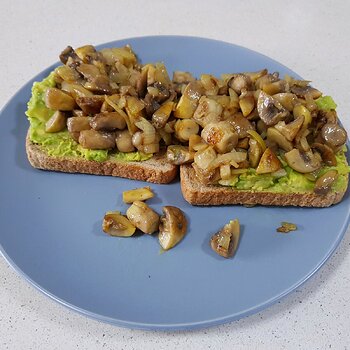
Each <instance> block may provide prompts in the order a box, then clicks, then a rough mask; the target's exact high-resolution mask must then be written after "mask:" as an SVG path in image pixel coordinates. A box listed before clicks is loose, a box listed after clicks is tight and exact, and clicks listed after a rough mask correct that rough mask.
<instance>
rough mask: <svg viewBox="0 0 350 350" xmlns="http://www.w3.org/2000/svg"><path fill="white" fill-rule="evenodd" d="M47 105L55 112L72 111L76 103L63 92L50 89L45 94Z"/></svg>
mask: <svg viewBox="0 0 350 350" xmlns="http://www.w3.org/2000/svg"><path fill="white" fill-rule="evenodd" d="M45 105H46V107H47V108H50V109H54V110H60V111H71V110H73V109H74V107H75V101H74V99H73V98H72V97H71V96H69V95H68V94H66V93H65V92H63V91H62V90H59V89H57V88H48V89H47V90H46V92H45Z"/></svg>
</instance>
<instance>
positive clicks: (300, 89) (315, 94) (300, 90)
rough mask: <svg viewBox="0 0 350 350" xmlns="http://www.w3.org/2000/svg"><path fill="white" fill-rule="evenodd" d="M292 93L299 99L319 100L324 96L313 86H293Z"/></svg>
mask: <svg viewBox="0 0 350 350" xmlns="http://www.w3.org/2000/svg"><path fill="white" fill-rule="evenodd" d="M290 91H291V92H292V93H293V94H295V95H297V96H298V97H303V98H305V96H310V97H312V98H313V99H316V98H319V97H320V96H321V95H322V92H321V91H319V90H317V89H315V88H313V87H311V86H309V85H308V86H292V87H291V88H290Z"/></svg>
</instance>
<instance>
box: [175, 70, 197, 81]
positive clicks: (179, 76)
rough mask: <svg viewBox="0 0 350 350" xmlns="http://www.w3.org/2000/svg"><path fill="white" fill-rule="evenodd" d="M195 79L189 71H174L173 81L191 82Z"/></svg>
mask: <svg viewBox="0 0 350 350" xmlns="http://www.w3.org/2000/svg"><path fill="white" fill-rule="evenodd" d="M194 80H195V78H194V76H193V75H192V74H191V73H189V72H182V71H175V72H174V73H173V82H174V83H176V84H184V83H186V84H188V83H189V82H191V81H194Z"/></svg>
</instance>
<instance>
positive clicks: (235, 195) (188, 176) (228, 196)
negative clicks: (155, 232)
mask: <svg viewBox="0 0 350 350" xmlns="http://www.w3.org/2000/svg"><path fill="white" fill-rule="evenodd" d="M180 181H181V190H182V194H183V196H184V198H185V199H186V201H187V202H189V203H190V204H192V205H224V204H243V205H256V204H260V205H278V206H299V207H329V206H330V205H332V204H336V203H339V202H340V201H341V200H342V198H343V196H344V194H345V192H346V188H345V189H344V190H343V191H341V192H335V191H331V192H328V193H327V194H326V195H317V194H315V193H312V192H310V193H278V192H268V191H263V192H262V191H246V190H237V189H233V188H230V187H224V186H215V185H203V184H202V183H201V182H200V181H199V180H198V179H197V177H196V174H195V171H194V169H193V168H192V166H191V165H182V166H181V167H180Z"/></svg>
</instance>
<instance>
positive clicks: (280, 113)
mask: <svg viewBox="0 0 350 350" xmlns="http://www.w3.org/2000/svg"><path fill="white" fill-rule="evenodd" d="M257 110H258V114H259V117H260V119H261V120H262V121H263V122H264V123H265V124H266V125H267V126H272V125H275V124H277V123H278V122H279V121H280V120H283V119H285V118H286V117H287V116H288V115H289V112H288V111H287V110H286V109H285V108H284V107H283V106H282V105H281V104H280V103H279V102H278V101H277V100H275V99H274V98H273V97H272V96H270V95H267V94H266V93H265V92H264V91H260V93H259V97H258V102H257Z"/></svg>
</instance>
